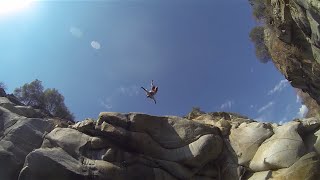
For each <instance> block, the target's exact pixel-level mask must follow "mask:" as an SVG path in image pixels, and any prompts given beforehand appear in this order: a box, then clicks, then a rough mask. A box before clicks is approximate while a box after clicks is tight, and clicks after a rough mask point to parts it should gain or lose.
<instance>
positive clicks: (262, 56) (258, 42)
mask: <svg viewBox="0 0 320 180" xmlns="http://www.w3.org/2000/svg"><path fill="white" fill-rule="evenodd" d="M250 39H251V41H252V42H253V43H254V45H255V49H256V56H257V58H258V59H259V60H260V62H262V63H267V62H268V61H270V60H271V55H270V53H269V50H268V47H267V46H266V45H265V41H264V27H263V26H256V27H254V28H253V29H252V30H251V32H250Z"/></svg>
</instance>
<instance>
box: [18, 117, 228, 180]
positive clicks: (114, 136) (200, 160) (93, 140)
mask: <svg viewBox="0 0 320 180" xmlns="http://www.w3.org/2000/svg"><path fill="white" fill-rule="evenodd" d="M219 133H220V131H219V129H218V128H216V127H213V126H209V125H205V124H201V123H196V122H194V121H191V120H187V119H184V118H179V117H174V116H165V117H157V116H150V115H146V114H137V113H130V114H120V113H101V114H100V116H99V120H98V121H97V122H95V121H94V120H92V119H88V120H85V121H83V122H79V123H77V124H75V125H71V126H70V128H56V129H54V130H53V131H51V132H50V133H49V134H47V135H46V137H45V140H44V141H43V144H42V146H41V148H40V149H37V150H35V151H33V152H32V153H30V154H29V155H28V157H27V159H26V163H25V166H24V168H23V170H22V171H21V173H20V178H19V179H20V180H31V179H32V180H38V179H39V180H40V179H50V177H52V176H53V175H54V177H56V178H58V179H67V178H77V179H88V178H89V177H94V178H95V179H157V180H162V179H163V180H164V179H190V178H193V179H199V178H200V179H201V178H202V179H203V178H204V179H215V178H217V177H218V176H219V173H218V169H217V167H216V165H215V164H212V162H213V161H214V160H215V159H216V158H218V157H219V154H220V153H221V151H222V146H223V142H222V139H221V138H220V134H219ZM62 159H63V160H62ZM68 162H70V163H68ZM51 165H53V167H52V168H49V167H51ZM42 167H45V168H42ZM212 168H213V169H212ZM54 172H55V173H54Z"/></svg>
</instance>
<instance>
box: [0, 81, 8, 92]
mask: <svg viewBox="0 0 320 180" xmlns="http://www.w3.org/2000/svg"><path fill="white" fill-rule="evenodd" d="M0 88H2V89H3V90H6V89H7V87H6V85H5V84H4V83H3V82H0Z"/></svg>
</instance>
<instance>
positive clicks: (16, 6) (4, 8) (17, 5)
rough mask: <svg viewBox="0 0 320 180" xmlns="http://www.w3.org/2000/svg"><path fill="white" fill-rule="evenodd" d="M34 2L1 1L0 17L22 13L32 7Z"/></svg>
mask: <svg viewBox="0 0 320 180" xmlns="http://www.w3.org/2000/svg"><path fill="white" fill-rule="evenodd" d="M32 1H34V0H0V15H2V14H9V13H14V12H18V11H21V10H23V9H26V8H28V7H29V6H30V4H31V3H32Z"/></svg>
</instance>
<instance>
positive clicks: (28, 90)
mask: <svg viewBox="0 0 320 180" xmlns="http://www.w3.org/2000/svg"><path fill="white" fill-rule="evenodd" d="M14 95H15V96H16V97H17V98H18V99H19V100H20V101H21V102H22V103H24V104H25V105H27V106H32V107H34V108H38V109H42V110H44V111H46V112H47V113H50V114H51V115H52V116H54V117H59V118H62V119H67V120H74V115H73V114H72V113H71V112H70V111H69V109H68V108H67V106H66V105H65V103H64V96H63V95H62V94H60V93H59V91H58V90H57V89H55V88H53V89H51V88H48V89H45V90H44V87H43V86H42V82H41V81H40V80H38V79H36V80H34V81H32V82H31V83H26V84H24V85H23V86H21V87H19V88H16V89H15V90H14Z"/></svg>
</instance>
